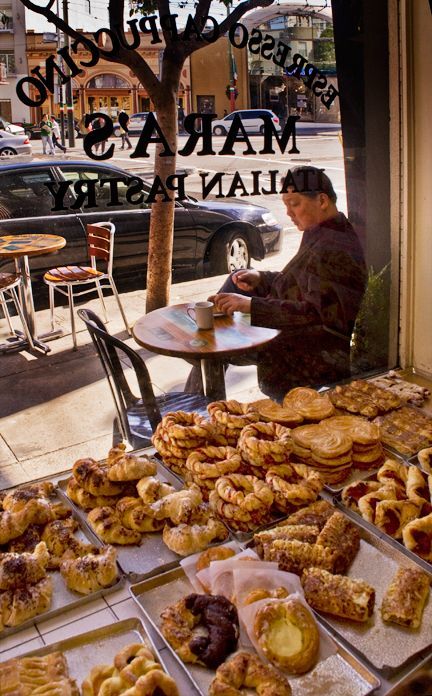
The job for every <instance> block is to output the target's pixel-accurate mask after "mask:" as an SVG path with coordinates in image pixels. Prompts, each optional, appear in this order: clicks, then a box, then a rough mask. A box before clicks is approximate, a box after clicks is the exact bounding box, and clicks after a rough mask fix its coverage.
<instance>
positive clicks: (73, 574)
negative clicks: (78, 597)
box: [60, 546, 117, 595]
mask: <svg viewBox="0 0 432 696" xmlns="http://www.w3.org/2000/svg"><path fill="white" fill-rule="evenodd" d="M116 559H117V552H116V550H115V549H114V548H113V547H112V546H105V547H103V548H102V549H100V550H99V553H88V554H87V555H85V556H82V557H79V558H74V557H72V558H65V559H64V560H63V561H62V563H61V565H60V573H61V575H62V578H63V579H64V581H65V582H66V585H67V587H68V588H69V589H70V590H74V591H75V592H79V593H80V594H83V595H87V594H91V593H92V592H97V591H98V590H101V589H102V588H104V587H109V586H110V585H112V584H113V583H114V582H115V581H116V579H117V563H116Z"/></svg>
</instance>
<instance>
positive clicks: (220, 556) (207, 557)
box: [195, 546, 235, 573]
mask: <svg viewBox="0 0 432 696" xmlns="http://www.w3.org/2000/svg"><path fill="white" fill-rule="evenodd" d="M232 556H235V551H234V549H230V548H229V546H211V547H210V548H209V549H206V550H205V551H203V552H202V554H201V555H200V556H199V558H198V559H197V562H196V565H195V567H196V570H197V573H198V572H199V571H200V570H204V568H208V567H209V565H210V563H211V562H212V561H225V560H226V559H227V558H231V557H232Z"/></svg>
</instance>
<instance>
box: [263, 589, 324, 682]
mask: <svg viewBox="0 0 432 696" xmlns="http://www.w3.org/2000/svg"><path fill="white" fill-rule="evenodd" d="M253 632H254V635H255V638H256V640H257V642H258V645H259V647H260V648H261V650H262V651H263V653H264V655H265V657H266V658H267V659H268V660H269V662H271V663H272V664H273V665H274V666H275V667H278V668H281V669H284V670H286V671H287V672H289V673H291V674H304V673H305V672H308V671H309V670H310V669H312V667H313V666H314V665H315V664H316V662H317V659H318V651H319V643H320V641H319V633H318V627H317V624H316V621H315V619H314V618H313V616H312V614H311V612H310V611H309V610H308V609H307V608H306V607H305V606H304V604H303V603H302V602H300V601H299V600H298V599H296V598H294V597H293V598H290V597H288V598H287V599H285V600H282V601H280V602H268V603H266V604H264V605H263V606H261V607H259V608H258V611H257V612H256V614H255V620H254V625H253Z"/></svg>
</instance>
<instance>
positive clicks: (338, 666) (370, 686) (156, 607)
mask: <svg viewBox="0 0 432 696" xmlns="http://www.w3.org/2000/svg"><path fill="white" fill-rule="evenodd" d="M130 592H131V594H132V597H133V598H134V600H135V601H136V602H137V604H138V605H139V606H140V608H141V609H142V611H143V612H144V614H145V616H146V617H147V618H148V620H149V621H150V623H151V624H152V625H153V626H154V628H155V629H156V631H157V632H158V633H159V634H160V636H161V638H162V639H163V640H164V641H165V639H164V637H163V636H162V634H161V632H160V630H159V616H160V613H161V611H163V609H165V607H167V606H168V605H169V604H173V603H174V602H177V601H178V600H179V599H181V598H182V597H184V596H186V595H188V594H190V593H191V592H194V589H193V587H192V585H191V584H190V582H189V580H188V578H187V577H186V575H185V573H184V571H183V569H182V568H176V569H174V570H171V571H168V572H166V573H162V574H161V575H157V576H156V577H153V578H149V579H148V580H144V581H143V582H140V583H139V584H137V585H132V586H131V587H130ZM335 642H336V645H337V652H336V654H334V655H332V656H330V657H329V658H327V659H326V660H324V661H322V662H320V663H319V664H318V665H317V667H316V668H315V670H314V671H313V672H311V673H309V674H307V675H304V676H302V677H298V678H296V679H293V678H289V682H290V685H291V688H292V690H293V692H292V693H293V696H317V694H321V693H329V694H330V693H331V696H348V694H349V696H366V695H367V694H371V693H373V692H374V691H375V690H376V689H378V687H379V686H380V681H379V679H378V678H377V677H376V676H375V675H374V674H373V673H372V672H371V671H370V670H369V669H368V668H367V667H365V666H364V665H362V664H361V662H360V661H359V660H358V659H357V658H356V657H355V656H354V655H353V654H352V653H351V652H350V651H349V650H348V649H347V648H345V647H343V646H342V645H341V644H340V643H339V642H338V641H337V640H335ZM165 643H166V645H167V648H168V649H169V651H170V653H171V654H172V655H173V657H174V658H175V659H176V660H177V662H178V663H179V664H180V666H181V667H182V668H183V669H184V671H185V672H186V674H187V675H188V676H189V678H190V680H191V681H192V683H193V685H194V686H195V688H196V689H197V690H198V692H199V693H200V694H201V696H207V693H208V687H209V685H210V683H211V681H212V679H213V678H214V674H215V673H214V672H213V671H212V670H210V669H207V668H206V667H203V666H200V665H193V664H185V663H183V662H182V661H181V660H180V658H179V657H178V656H177V654H176V653H175V651H174V650H173V649H172V648H171V646H170V645H169V644H168V643H167V642H166V641H165ZM249 649H250V647H249ZM335 675H337V676H338V677H340V682H339V685H338V686H336V685H335V684H334V677H335ZM319 680H322V685H320V683H319ZM347 684H349V685H350V691H349V692H348V691H347ZM329 687H331V691H328V688H329Z"/></svg>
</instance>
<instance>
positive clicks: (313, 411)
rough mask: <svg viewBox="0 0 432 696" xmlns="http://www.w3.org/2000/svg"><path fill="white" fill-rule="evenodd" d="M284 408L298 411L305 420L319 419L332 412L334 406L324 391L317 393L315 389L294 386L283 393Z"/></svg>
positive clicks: (330, 414)
mask: <svg viewBox="0 0 432 696" xmlns="http://www.w3.org/2000/svg"><path fill="white" fill-rule="evenodd" d="M283 405H284V408H291V409H292V410H293V411H296V412H297V413H300V415H301V416H303V418H304V419H305V420H309V421H321V420H324V418H329V417H330V416H332V415H333V414H334V407H333V405H332V403H331V401H330V399H329V397H328V395H327V394H326V393H324V394H319V393H318V392H317V391H315V389H309V388H308V387H296V388H295V389H291V391H289V392H288V394H286V395H285V397H284V400H283Z"/></svg>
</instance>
